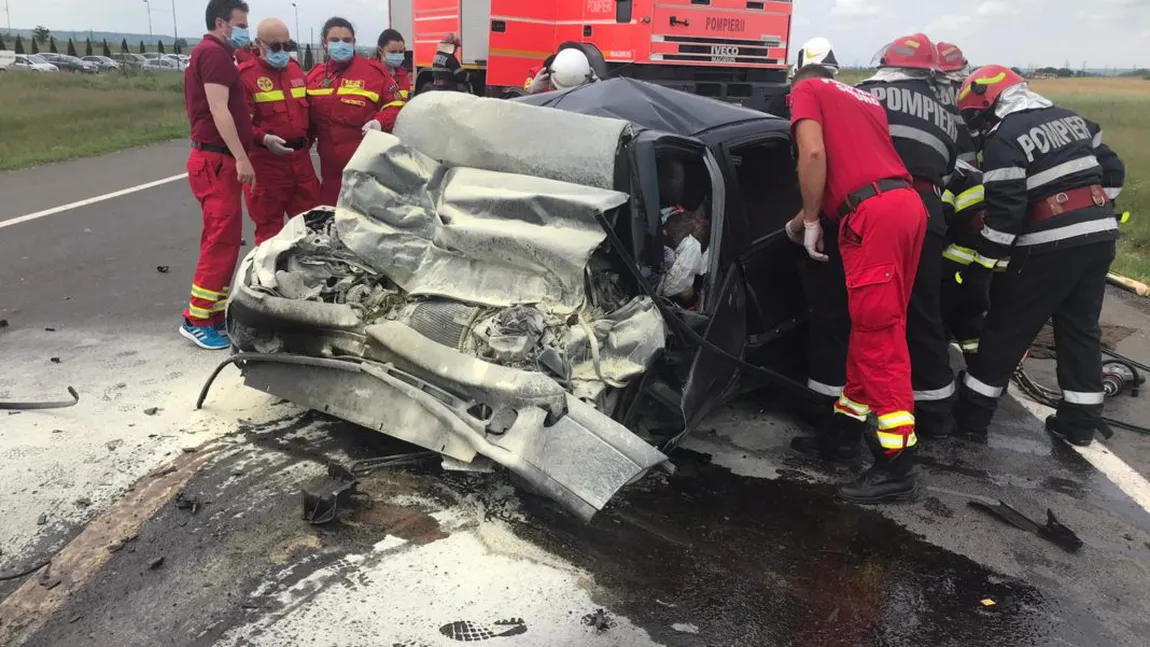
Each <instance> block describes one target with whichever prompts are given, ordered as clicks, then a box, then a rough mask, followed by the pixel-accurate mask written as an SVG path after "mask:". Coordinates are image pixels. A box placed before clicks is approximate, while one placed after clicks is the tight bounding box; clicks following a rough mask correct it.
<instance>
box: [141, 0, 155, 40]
mask: <svg viewBox="0 0 1150 647" xmlns="http://www.w3.org/2000/svg"><path fill="white" fill-rule="evenodd" d="M144 6H145V7H147V8H148V38H149V39H154V38H155V35H154V34H153V33H152V3H150V2H148V0H144Z"/></svg>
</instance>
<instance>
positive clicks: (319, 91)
mask: <svg viewBox="0 0 1150 647" xmlns="http://www.w3.org/2000/svg"><path fill="white" fill-rule="evenodd" d="M307 93H308V96H311V97H328V96H331V95H332V94H334V93H335V88H308V89H307Z"/></svg>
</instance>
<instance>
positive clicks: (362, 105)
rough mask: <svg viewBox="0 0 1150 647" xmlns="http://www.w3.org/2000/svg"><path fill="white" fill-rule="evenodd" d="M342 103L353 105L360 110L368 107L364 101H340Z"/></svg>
mask: <svg viewBox="0 0 1150 647" xmlns="http://www.w3.org/2000/svg"><path fill="white" fill-rule="evenodd" d="M340 102H341V103H347V104H351V105H353V106H359V107H360V108H362V107H364V106H366V105H367V102H366V101H364V100H362V99H340Z"/></svg>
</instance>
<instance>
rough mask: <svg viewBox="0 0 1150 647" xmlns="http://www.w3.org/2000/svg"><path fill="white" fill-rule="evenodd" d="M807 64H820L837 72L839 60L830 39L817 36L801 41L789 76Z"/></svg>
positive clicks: (792, 75)
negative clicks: (800, 47) (800, 46)
mask: <svg viewBox="0 0 1150 647" xmlns="http://www.w3.org/2000/svg"><path fill="white" fill-rule="evenodd" d="M807 65H822V66H823V67H825V68H827V69H829V70H831V71H832V72H836V73H837V72H838V70H839V60H838V59H837V58H835V49H834V46H832V45H831V41H829V40H827V39H826V38H823V37H822V36H819V37H817V38H812V39H810V40H808V41H807V42H805V43H803V47H802V49H800V50H799V56H798V58H797V59H796V61H795V66H794V67H792V68H791V77H792V78H794V76H795V72H798V71H799V70H801V69H802V68H803V67H805V66H807Z"/></svg>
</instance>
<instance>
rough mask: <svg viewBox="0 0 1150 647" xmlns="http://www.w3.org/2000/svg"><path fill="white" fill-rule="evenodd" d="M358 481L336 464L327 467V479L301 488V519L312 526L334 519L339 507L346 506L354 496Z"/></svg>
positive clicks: (321, 479)
mask: <svg viewBox="0 0 1150 647" xmlns="http://www.w3.org/2000/svg"><path fill="white" fill-rule="evenodd" d="M357 483H358V481H357V480H356V478H355V474H354V473H353V472H352V471H351V470H349V469H348V468H346V467H344V466H342V465H339V464H338V463H330V464H328V466H327V478H323V477H318V478H315V479H313V480H312V481H310V482H309V483H307V484H306V485H304V486H303V518H304V521H306V522H308V523H310V524H313V525H319V524H325V523H328V522H329V521H331V520H333V519H335V516H336V513H337V512H338V511H339V508H340V507H341V506H346V505H347V503H348V501H350V500H351V497H352V495H354V494H355V487H356V485H357Z"/></svg>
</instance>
